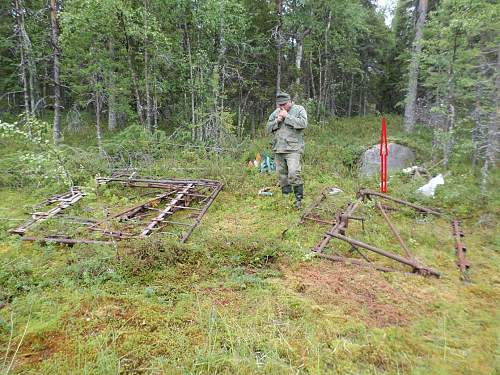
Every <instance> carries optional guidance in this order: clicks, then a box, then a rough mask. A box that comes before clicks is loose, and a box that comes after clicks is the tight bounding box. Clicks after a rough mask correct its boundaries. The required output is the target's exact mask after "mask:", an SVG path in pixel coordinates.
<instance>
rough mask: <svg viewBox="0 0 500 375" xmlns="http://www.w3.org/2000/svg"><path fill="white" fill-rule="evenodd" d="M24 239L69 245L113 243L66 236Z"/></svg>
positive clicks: (25, 239) (25, 238) (24, 238)
mask: <svg viewBox="0 0 500 375" xmlns="http://www.w3.org/2000/svg"><path fill="white" fill-rule="evenodd" d="M22 240H23V241H30V242H57V243H63V244H68V245H74V244H77V243H85V244H102V245H110V244H112V243H113V242H111V241H98V240H80V239H75V238H64V237H23V238H22Z"/></svg>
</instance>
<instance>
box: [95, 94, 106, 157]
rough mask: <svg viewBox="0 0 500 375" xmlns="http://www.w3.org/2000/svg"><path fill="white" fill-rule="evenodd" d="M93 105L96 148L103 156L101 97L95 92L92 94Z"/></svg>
mask: <svg viewBox="0 0 500 375" xmlns="http://www.w3.org/2000/svg"><path fill="white" fill-rule="evenodd" d="M94 103H95V129H96V138H97V147H98V148H99V154H101V155H104V148H103V147H102V127H101V109H102V108H101V107H102V95H101V93H100V92H99V91H98V90H96V92H95V93H94Z"/></svg>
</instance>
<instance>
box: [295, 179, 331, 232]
mask: <svg viewBox="0 0 500 375" xmlns="http://www.w3.org/2000/svg"><path fill="white" fill-rule="evenodd" d="M326 189H327V188H324V189H323V190H322V191H321V193H320V195H319V196H318V197H316V199H315V200H314V201H313V202H312V203H311V205H310V206H309V207H307V208H306V209H305V211H304V213H303V214H302V216H301V217H300V220H299V224H303V223H304V220H306V219H310V217H309V215H310V214H311V213H312V212H313V211H314V210H315V209H316V208H317V207H318V206H319V204H320V203H321V202H322V201H323V200H324V199H325V198H326ZM315 221H319V220H315ZM319 222H321V221H319Z"/></svg>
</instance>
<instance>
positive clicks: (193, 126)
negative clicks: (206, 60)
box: [184, 22, 196, 141]
mask: <svg viewBox="0 0 500 375" xmlns="http://www.w3.org/2000/svg"><path fill="white" fill-rule="evenodd" d="M184 33H185V39H186V47H187V52H188V59H189V85H190V94H191V139H192V140H193V141H196V115H195V96H194V74H193V69H194V68H193V56H192V55H191V40H190V38H189V35H188V32H187V24H186V22H184Z"/></svg>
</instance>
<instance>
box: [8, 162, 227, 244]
mask: <svg viewBox="0 0 500 375" xmlns="http://www.w3.org/2000/svg"><path fill="white" fill-rule="evenodd" d="M134 176H135V172H133V173H128V172H123V171H117V172H115V173H113V174H112V175H111V176H110V177H96V182H97V186H98V187H99V186H102V185H105V184H110V183H117V184H121V185H123V186H124V187H131V188H143V189H154V190H155V191H156V196H155V197H154V198H152V199H149V200H147V201H143V202H141V203H139V204H137V205H135V206H133V207H130V208H127V209H126V210H124V211H122V212H119V213H117V214H114V215H112V216H108V217H106V218H105V219H104V220H101V221H97V220H94V219H90V218H74V217H70V218H69V219H70V220H71V221H72V222H74V223H79V224H82V225H84V229H85V232H86V233H87V234H89V233H98V234H99V235H100V236H101V237H104V238H105V239H104V240H101V239H94V238H72V237H69V236H67V235H64V234H63V235H59V234H56V235H47V236H42V237H36V236H25V235H26V234H27V233H28V232H29V230H30V229H32V228H33V227H34V226H36V225H37V224H39V223H41V222H43V221H46V220H49V219H51V218H54V217H55V216H57V215H60V214H61V213H62V212H63V211H64V210H66V209H67V208H69V207H70V206H72V205H74V204H75V203H77V202H79V201H80V200H81V199H82V198H83V197H84V196H85V194H84V192H83V190H82V189H81V188H79V187H72V188H71V189H70V191H69V192H68V193H66V194H61V195H54V196H52V197H50V198H48V199H46V200H45V201H43V202H42V203H41V204H39V205H38V206H37V207H42V206H50V205H54V204H55V206H54V207H52V208H50V209H49V210H47V211H43V212H35V213H33V214H32V216H31V218H30V219H29V220H27V221H26V222H25V223H23V224H21V225H20V226H18V227H17V228H14V229H11V230H10V233H12V234H18V235H20V236H23V237H22V240H24V241H39V242H57V243H62V244H68V245H74V244H77V243H86V244H111V243H113V241H117V240H123V239H131V238H145V237H147V236H149V235H150V234H152V233H155V232H161V233H162V234H167V235H173V236H178V237H179V240H180V242H183V243H184V242H186V241H187V240H188V238H189V236H190V235H191V233H192V232H193V230H194V229H195V228H196V227H197V226H198V225H199V224H200V222H201V220H202V218H203V216H204V215H205V213H206V212H207V210H208V208H209V207H210V205H211V204H212V203H213V201H214V200H215V199H216V197H217V195H218V194H219V192H220V191H221V190H222V188H223V186H224V184H223V183H221V182H219V181H214V180H177V179H152V178H151V179H149V178H134ZM158 191H159V192H158ZM182 211H184V212H191V214H190V215H188V216H187V217H186V216H184V217H183V218H184V221H177V220H172V217H173V215H174V214H175V213H176V212H182ZM186 219H188V220H186ZM118 223H121V224H124V225H125V227H126V228H127V230H126V231H124V230H115V229H113V227H114V226H115V225H117V224H118ZM174 226H177V227H182V228H186V229H185V230H184V231H182V232H181V233H180V234H178V233H173V232H168V231H165V230H164V229H165V228H166V227H174Z"/></svg>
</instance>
